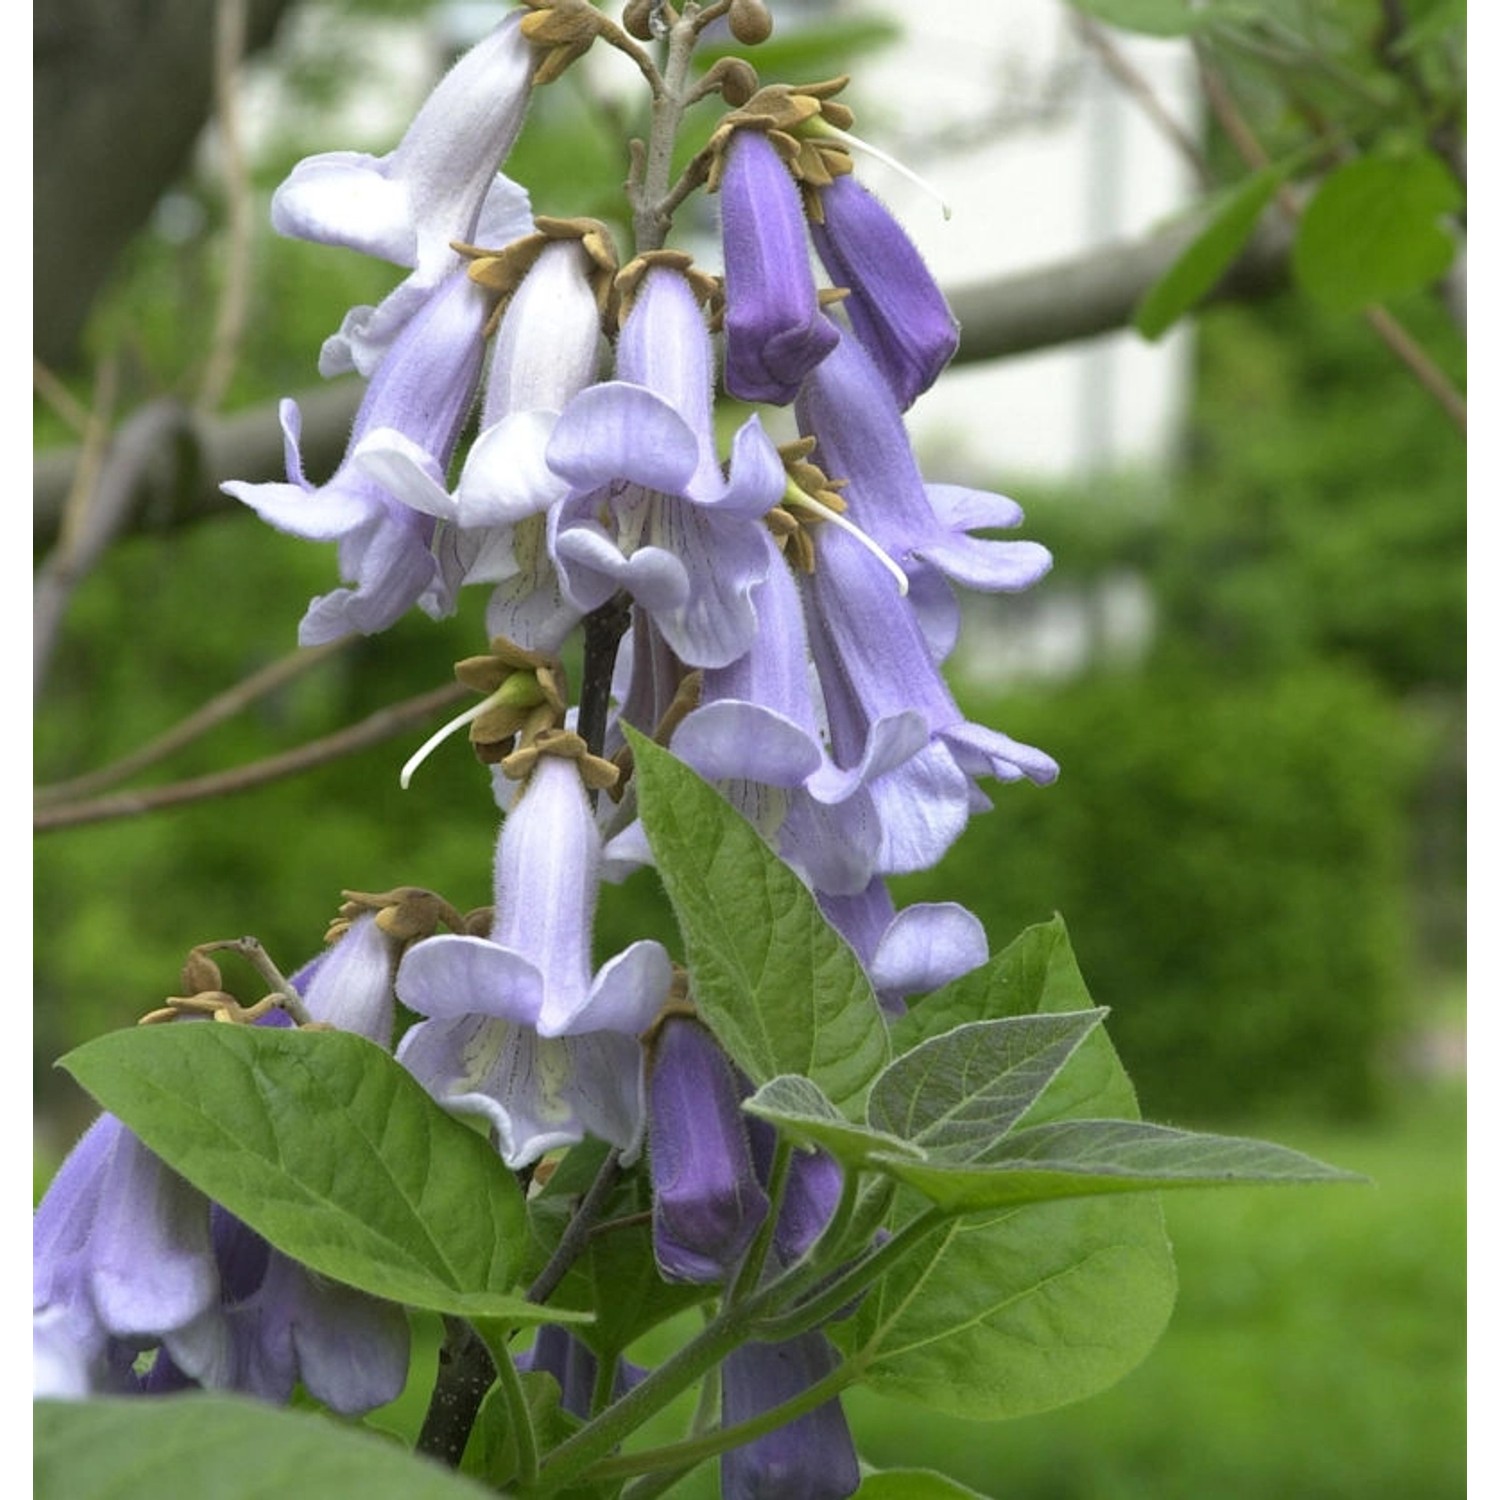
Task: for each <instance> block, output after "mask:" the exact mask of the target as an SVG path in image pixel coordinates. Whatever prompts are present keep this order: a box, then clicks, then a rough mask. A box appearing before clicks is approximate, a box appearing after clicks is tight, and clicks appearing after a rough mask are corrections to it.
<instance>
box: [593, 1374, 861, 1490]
mask: <svg viewBox="0 0 1500 1500" xmlns="http://www.w3.org/2000/svg"><path fill="white" fill-rule="evenodd" d="M863 1372H864V1366H863V1365H862V1364H861V1363H860V1361H858V1360H845V1361H844V1362H843V1363H842V1364H840V1365H837V1366H835V1367H834V1368H833V1369H832V1370H830V1371H829V1372H828V1374H826V1375H825V1376H824V1377H823V1378H822V1379H821V1380H819V1381H816V1382H815V1383H814V1384H812V1385H810V1386H808V1388H807V1389H806V1390H805V1391H801V1392H799V1393H798V1394H797V1395H795V1396H793V1397H792V1398H791V1399H790V1400H788V1401H783V1402H782V1403H781V1405H780V1406H772V1407H770V1408H768V1409H767V1410H766V1411H763V1412H761V1413H759V1414H758V1415H757V1416H754V1417H750V1418H748V1419H747V1420H746V1421H743V1422H736V1423H735V1424H734V1426H733V1427H717V1428H715V1429H714V1430H713V1431H712V1432H705V1433H704V1434H703V1436H702V1437H696V1438H688V1439H686V1440H685V1441H683V1442H680V1443H668V1444H666V1445H665V1446H663V1447H660V1448H644V1449H642V1450H641V1451H640V1452H638V1453H622V1454H620V1455H619V1456H618V1457H616V1458H606V1459H603V1460H602V1461H601V1462H599V1463H597V1464H595V1465H594V1466H593V1467H592V1468H590V1469H588V1470H586V1471H585V1473H584V1475H583V1478H584V1479H585V1480H602V1479H620V1478H624V1477H628V1476H629V1475H632V1474H654V1473H655V1472H656V1471H657V1470H660V1469H665V1470H668V1471H670V1472H671V1473H672V1474H673V1476H674V1478H675V1477H677V1476H679V1475H682V1474H686V1473H687V1472H688V1471H689V1470H691V1469H694V1468H696V1467H697V1466H698V1465H699V1464H701V1463H702V1462H703V1461H704V1460H705V1459H708V1458H716V1457H718V1455H719V1454H721V1453H727V1452H728V1451H729V1449H731V1448H738V1447H740V1446H741V1445H742V1444H744V1443H749V1442H753V1441H754V1440H755V1439H756V1438H758V1437H764V1436H765V1435H766V1433H768V1432H774V1431H775V1430H776V1429H777V1428H778V1427H783V1426H785V1425H786V1424H787V1423H788V1422H795V1421H796V1420H797V1418H798V1417H802V1416H806V1415H807V1413H808V1412H810V1411H816V1410H817V1409H818V1407H820V1406H822V1405H823V1404H824V1403H825V1402H827V1401H831V1400H833V1398H834V1397H835V1396H837V1395H838V1394H839V1392H840V1391H842V1390H843V1389H844V1388H845V1387H846V1386H848V1385H851V1384H852V1383H853V1382H854V1381H856V1380H857V1379H858V1378H859V1377H860V1375H861V1374H862V1373H863Z"/></svg>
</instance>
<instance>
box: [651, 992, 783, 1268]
mask: <svg viewBox="0 0 1500 1500" xmlns="http://www.w3.org/2000/svg"><path fill="white" fill-rule="evenodd" d="M745 1093H746V1090H745V1089H744V1088H743V1087H742V1085H741V1081H740V1079H739V1077H738V1076H737V1075H736V1072H735V1069H734V1065H733V1063H731V1062H730V1060H729V1058H728V1057H727V1056H725V1054H724V1052H723V1051H722V1050H721V1049H720V1047H719V1045H718V1043H717V1042H715V1041H714V1038H713V1035H712V1034H711V1033H710V1032H709V1031H708V1029H707V1028H706V1027H705V1026H702V1025H701V1024H700V1023H699V1022H697V1021H695V1020H693V1019H691V1018H690V1017H688V1016H669V1017H668V1018H667V1019H666V1020H665V1021H664V1022H663V1024H662V1026H661V1029H660V1030H659V1031H658V1032H657V1035H656V1039H655V1042H654V1044H653V1045H652V1048H651V1066H650V1075H649V1082H648V1085H647V1097H648V1111H649V1119H650V1151H651V1184H652V1190H653V1205H654V1206H653V1208H652V1234H653V1239H654V1241H655V1247H656V1262H657V1265H658V1266H659V1267H660V1269H661V1273H662V1275H663V1276H665V1277H666V1278H667V1279H668V1280H669V1281H691V1282H717V1281H722V1280H723V1279H724V1278H725V1276H727V1275H728V1273H729V1271H730V1270H731V1269H732V1268H733V1266H734V1265H735V1264H736V1263H737V1262H738V1261H739V1259H740V1257H741V1256H742V1255H743V1254H744V1253H745V1251H746V1249H747V1248H748V1247H749V1244H750V1241H751V1240H752V1239H753V1238H754V1237H755V1232H756V1230H757V1229H759V1228H760V1226H761V1223H762V1222H763V1221H764V1219H765V1217H766V1212H767V1210H768V1208H769V1206H770V1205H769V1202H768V1200H767V1198H766V1195H765V1193H764V1191H763V1190H762V1188H761V1185H760V1183H759V1182H758V1181H757V1180H756V1174H755V1164H754V1162H753V1160H752V1158H751V1154H750V1140H749V1136H748V1134H747V1131H746V1127H745V1117H744V1115H743V1113H741V1110H740V1100H741V1099H743V1098H744V1097H745Z"/></svg>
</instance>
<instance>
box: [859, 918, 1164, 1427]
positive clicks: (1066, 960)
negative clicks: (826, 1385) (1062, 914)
mask: <svg viewBox="0 0 1500 1500" xmlns="http://www.w3.org/2000/svg"><path fill="white" fill-rule="evenodd" d="M1092 1008H1093V1000H1092V998H1091V997H1090V995H1089V993H1088V988H1087V986H1086V985H1085V984H1084V982H1083V978H1082V976H1081V975H1080V974H1079V972H1078V966H1077V963H1076V962H1075V960H1074V958H1073V950H1072V947H1071V945H1070V944H1069V942H1068V934H1067V929H1066V927H1065V926H1064V925H1063V922H1062V919H1061V918H1054V920H1052V921H1051V922H1048V923H1044V924H1041V925H1039V926H1036V927H1031V928H1028V929H1027V930H1026V931H1025V932H1023V933H1022V934H1021V936H1020V937H1019V938H1017V939H1016V941H1015V942H1013V943H1012V944H1011V945H1010V946H1009V947H1008V948H1007V949H1005V951H1004V952H1003V953H1001V954H999V955H998V956H997V957H996V958H994V959H992V960H991V961H990V962H989V963H988V964H986V965H984V966H983V967H982V968H981V969H978V970H976V971H974V972H973V973H972V974H968V975H965V976H964V977H963V978H962V979H959V980H956V981H955V982H954V983H953V984H951V985H948V986H946V987H945V988H944V989H942V990H939V991H937V992H936V993H935V994H933V995H930V996H928V997H927V998H926V999H924V1000H921V1001H919V1002H918V1003H917V1004H916V1005H915V1006H914V1007H913V1008H912V1010H911V1011H910V1012H909V1013H908V1014H907V1015H906V1016H905V1017H903V1019H902V1021H901V1022H899V1023H897V1026H896V1028H895V1036H896V1041H897V1045H898V1046H900V1045H905V1046H907V1047H909V1046H911V1045H912V1044H913V1042H914V1041H917V1040H920V1039H921V1038H922V1037H924V1036H927V1035H932V1034H934V1033H941V1032H944V1031H948V1030H951V1029H952V1027H953V1026H955V1025H957V1024H960V1023H962V1022H965V1021H972V1020H984V1019H992V1018H998V1017H1000V1016H1005V1015H1017V1014H1025V1013H1028V1012H1047V1013H1055V1012H1060V1011H1087V1010H1091V1009H1092ZM927 1028H931V1030H928V1029H927ZM1103 1115H1116V1116H1121V1117H1125V1118H1129V1119H1135V1118H1138V1111H1137V1109H1136V1103H1135V1092H1134V1090H1133V1089H1132V1088H1131V1086H1130V1080H1129V1079H1128V1078H1127V1077H1126V1076H1125V1071H1124V1069H1123V1068H1122V1067H1121V1066H1120V1062H1119V1059H1118V1058H1117V1057H1116V1056H1115V1051H1114V1048H1113V1047H1112V1046H1111V1045H1110V1041H1109V1038H1108V1037H1107V1036H1106V1035H1105V1033H1104V1030H1103V1028H1102V1027H1095V1028H1094V1030H1093V1031H1092V1032H1091V1033H1090V1035H1089V1036H1088V1037H1087V1038H1086V1039H1085V1040H1084V1041H1083V1043H1082V1045H1080V1046H1079V1048H1078V1050H1077V1051H1076V1052H1074V1053H1073V1055H1072V1057H1071V1058H1070V1059H1069V1061H1068V1062H1067V1064H1066V1065H1065V1066H1064V1067H1063V1068H1062V1070H1061V1071H1060V1072H1059V1073H1058V1074H1057V1076H1056V1077H1055V1078H1054V1079H1053V1081H1052V1082H1051V1084H1049V1085H1048V1087H1047V1088H1046V1090H1045V1091H1044V1092H1043V1094H1042V1096H1041V1098H1040V1099H1039V1100H1038V1101H1037V1102H1036V1104H1034V1105H1033V1106H1032V1107H1031V1109H1029V1110H1028V1111H1027V1112H1026V1115H1025V1117H1024V1121H1023V1123H1026V1124H1036V1123H1039V1122H1042V1121H1046V1120H1052V1119H1058V1118H1068V1117H1074V1118H1097V1117H1099V1116H1103ZM883 1165H884V1170H886V1171H889V1172H892V1173H893V1174H894V1173H895V1171H896V1161H895V1159H894V1158H892V1159H888V1160H887V1161H886V1162H885V1163H884V1164H883ZM908 1165H909V1163H908ZM924 1207H925V1204H924V1203H923V1201H922V1199H921V1198H920V1197H919V1196H918V1195H916V1194H914V1193H911V1192H910V1191H909V1190H908V1191H907V1192H906V1193H904V1194H903V1195H902V1200H901V1201H900V1203H898V1222H899V1221H904V1220H905V1219H909V1218H911V1217H912V1216H913V1215H915V1214H916V1213H918V1212H920V1211H922V1209H923V1208H924ZM1175 1293H1176V1274H1175V1271H1174V1269H1173V1265H1172V1252H1171V1246H1170V1245H1169V1244H1168V1242H1167V1237H1166V1232H1165V1229H1164V1227H1163V1224H1162V1217H1161V1207H1160V1204H1159V1202H1158V1200H1157V1197H1156V1195H1155V1194H1151V1193H1148V1194H1142V1195H1140V1196H1124V1197H1108V1198H1093V1199H1079V1200H1074V1201H1068V1202H1055V1203H1038V1204H1031V1205H1028V1206H1026V1207H1023V1208H1015V1209H1008V1210H1003V1211H999V1212H994V1213H987V1214H972V1215H969V1216H967V1217H965V1218H960V1219H956V1220H954V1221H953V1222H952V1223H951V1224H949V1225H947V1226H945V1227H944V1228H943V1229H942V1230H941V1231H939V1232H938V1233H937V1234H935V1235H934V1236H933V1237H932V1238H931V1239H929V1240H927V1241H926V1242H924V1243H923V1244H922V1245H921V1246H920V1247H919V1248H918V1249H916V1250H915V1251H913V1252H912V1253H911V1254H910V1255H908V1256H906V1257H905V1258H904V1259H903V1260H902V1261H900V1262H899V1263H898V1264H897V1265H896V1267H895V1269H894V1270H893V1271H892V1272H891V1273H890V1275H888V1276H886V1277H884V1278H883V1279H882V1280H881V1281H880V1282H878V1283H877V1284H876V1285H875V1286H874V1287H873V1288H872V1289H871V1291H870V1293H869V1295H868V1296H867V1297H866V1298H865V1300H864V1302H863V1303H862V1304H861V1305H860V1308H859V1311H858V1313H857V1314H856V1315H855V1317H854V1318H852V1319H850V1320H848V1321H847V1322H845V1323H841V1324H835V1325H833V1326H832V1328H831V1329H830V1332H831V1334H832V1336H833V1337H834V1339H835V1341H836V1342H838V1343H839V1344H840V1345H841V1346H842V1347H844V1348H845V1349H847V1350H848V1351H849V1352H850V1353H856V1352H858V1351H868V1357H869V1358H870V1359H871V1364H870V1367H869V1374H868V1376H867V1379H868V1383H869V1384H870V1385H871V1387H872V1388H873V1389H875V1390H877V1391H881V1392H884V1393H886V1394H888V1395H892V1396H897V1397H900V1398H902V1399H905V1400H910V1401H915V1402H918V1403H919V1404H921V1405H924V1406H929V1407H933V1408H936V1409H938V1410H941V1411H949V1412H953V1413H955V1414H957V1415H959V1416H966V1417H975V1418H980V1419H984V1420H994V1419H998V1418H1002V1417H1017V1416H1024V1415H1027V1414H1029V1413H1032V1412H1037V1411H1045V1410H1047V1409H1048V1408H1050V1407H1054V1406H1061V1405H1064V1404H1066V1403H1067V1402H1070V1401H1079V1400H1082V1399H1083V1398H1084V1397H1085V1396H1090V1395H1093V1394H1094V1393H1095V1392H1096V1391H1101V1390H1103V1389H1104V1388H1105V1387H1107V1386H1109V1385H1112V1384H1113V1383H1114V1382H1115V1381H1116V1380H1118V1379H1119V1378H1120V1377H1121V1376H1122V1375H1125V1374H1127V1373H1128V1372H1129V1371H1130V1370H1131V1369H1133V1368H1134V1367H1135V1366H1136V1365H1137V1364H1139V1363H1140V1361H1141V1360H1142V1359H1144V1358H1145V1356H1146V1354H1147V1353H1148V1352H1149V1351H1150V1349H1151V1347H1152V1345H1153V1344H1154V1343H1155V1342H1156V1340H1157V1339H1158V1338H1159V1337H1160V1335H1161V1331H1162V1329H1163V1328H1165V1327H1166V1324H1167V1319H1168V1317H1169V1316H1170V1314H1171V1311H1172V1302H1173V1298H1174V1296H1175ZM862 1357H863V1356H862Z"/></svg>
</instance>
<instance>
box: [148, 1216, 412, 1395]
mask: <svg viewBox="0 0 1500 1500" xmlns="http://www.w3.org/2000/svg"><path fill="white" fill-rule="evenodd" d="M212 1224H213V1247H214V1255H215V1257H216V1260H217V1263H218V1268H219V1280H220V1294H219V1295H220V1305H221V1308H222V1315H223V1323H224V1327H225V1332H226V1335H227V1361H226V1368H225V1371H224V1373H223V1378H222V1380H218V1381H214V1382H213V1384H215V1385H222V1386H223V1387H225V1388H226V1389H229V1390H235V1391H242V1392H244V1393H245V1394H246V1395H249V1396H256V1397H259V1398H260V1399H261V1400H263V1401H271V1402H275V1403H277V1404H285V1403H286V1402H288V1401H290V1400H291V1398H292V1393H293V1391H294V1390H295V1389H296V1387H297V1385H298V1383H299V1382H300V1383H301V1384H302V1385H303V1387H304V1388H305V1389H306V1390H307V1392H308V1394H309V1395H310V1396H312V1397H313V1398H314V1399H315V1400H318V1401H321V1402H323V1404H324V1405H325V1406H328V1407H330V1408H331V1409H332V1410H334V1411H336V1412H339V1413H341V1414H342V1415H344V1416H351V1417H354V1416H361V1415H363V1414H364V1413H365V1412H367V1411H370V1410H371V1409H373V1408H374V1407H377V1406H383V1405H385V1403H386V1402H388V1401H394V1400H395V1399H396V1397H397V1396H399V1395H400V1394H401V1390H402V1387H403V1386H404V1385H405V1384H406V1375H407V1369H408V1366H409V1363H410V1358H411V1330H410V1327H409V1325H408V1323H407V1319H406V1313H405V1311H404V1310H403V1309H402V1308H401V1307H399V1306H398V1305H397V1304H395V1303H393V1302H385V1301H382V1300H380V1299H379V1298H376V1297H371V1296H369V1295H368V1294H367V1293H365V1292H361V1291H357V1290H356V1289H355V1288H353V1287H349V1286H343V1285H341V1284H340V1283H338V1282H335V1281H329V1280H328V1279H327V1278H325V1277H322V1276H318V1275H317V1274H316V1273H314V1272H312V1271H309V1270H308V1269H307V1267H306V1266H303V1265H300V1264H299V1263H298V1262H296V1261H294V1260H292V1259H291V1258H290V1257H289V1256H286V1255H283V1254H282V1253H281V1252H280V1251H279V1250H276V1249H274V1248H273V1247H272V1246H271V1245H269V1244H267V1242H266V1241H265V1240H264V1239H262V1238H261V1236H260V1235H258V1234H257V1233H256V1232H255V1231H254V1230H253V1229H251V1228H249V1227H248V1226H247V1225H245V1224H243V1223H242V1222H241V1221H240V1220H239V1219H237V1218H235V1217H234V1215H233V1214H231V1213H229V1212H228V1211H227V1210H226V1209H224V1208H221V1207H220V1206H219V1205H218V1204H215V1205H214V1206H213V1212H212ZM199 1383H207V1382H198V1381H195V1380H193V1379H192V1377H190V1376H189V1375H188V1374H187V1373H186V1372H185V1371H184V1370H182V1369H181V1367H180V1366H179V1365H178V1363H177V1361H176V1359H175V1358H174V1357H173V1356H172V1355H171V1354H170V1352H169V1351H168V1350H167V1349H165V1348H164V1349H162V1350H161V1351H160V1352H159V1353H158V1355H157V1357H156V1362H155V1363H154V1364H153V1365H152V1367H151V1369H150V1370H149V1371H148V1372H147V1374H146V1375H145V1376H144V1377H143V1379H142V1382H141V1386H142V1389H143V1390H144V1391H145V1392H146V1393H147V1394H152V1395H155V1394H166V1393H168V1392H170V1391H174V1390H182V1389H187V1388H191V1387H192V1386H194V1385H196V1384H199Z"/></svg>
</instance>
